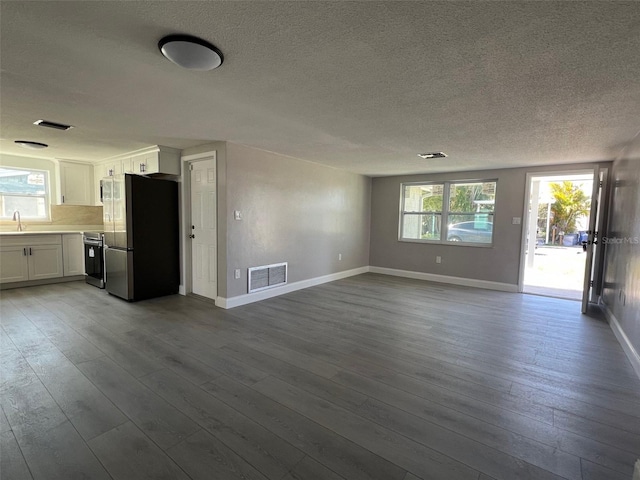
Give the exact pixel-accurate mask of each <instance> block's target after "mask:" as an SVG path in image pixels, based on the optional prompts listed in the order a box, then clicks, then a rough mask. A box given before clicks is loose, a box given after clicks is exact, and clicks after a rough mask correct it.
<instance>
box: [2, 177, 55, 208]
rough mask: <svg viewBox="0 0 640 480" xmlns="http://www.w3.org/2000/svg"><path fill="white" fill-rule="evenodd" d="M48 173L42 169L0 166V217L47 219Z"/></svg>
mask: <svg viewBox="0 0 640 480" xmlns="http://www.w3.org/2000/svg"><path fill="white" fill-rule="evenodd" d="M48 199H49V175H48V172H46V171H43V170H23V169H19V168H13V167H1V168H0V219H1V220H12V219H13V214H14V212H16V211H18V212H20V218H21V219H22V220H49V201H48Z"/></svg>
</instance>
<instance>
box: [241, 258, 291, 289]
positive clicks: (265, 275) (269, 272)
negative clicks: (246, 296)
mask: <svg viewBox="0 0 640 480" xmlns="http://www.w3.org/2000/svg"><path fill="white" fill-rule="evenodd" d="M286 283H287V262H284V263H274V264H273V265H263V266H262V267H251V268H250V269H249V293H253V292H259V291H260V290H265V289H267V288H273V287H278V286H280V285H285V284H286Z"/></svg>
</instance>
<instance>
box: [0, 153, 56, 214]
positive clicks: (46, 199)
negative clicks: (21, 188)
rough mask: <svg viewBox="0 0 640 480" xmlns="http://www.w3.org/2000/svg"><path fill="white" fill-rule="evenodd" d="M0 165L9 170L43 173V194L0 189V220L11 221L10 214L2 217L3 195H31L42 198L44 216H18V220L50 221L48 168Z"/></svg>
mask: <svg viewBox="0 0 640 480" xmlns="http://www.w3.org/2000/svg"><path fill="white" fill-rule="evenodd" d="M0 167H2V168H6V169H10V170H21V171H23V172H30V173H38V174H40V173H41V174H43V175H44V194H42V195H29V194H20V193H10V192H3V191H1V190H0V222H2V223H13V219H12V216H8V217H2V216H1V215H2V211H3V210H4V207H3V204H4V198H5V197H31V198H42V199H44V211H45V216H44V217H25V216H22V214H21V216H20V220H21V221H22V222H25V221H28V222H29V223H50V222H51V201H50V199H51V179H50V172H49V171H48V170H41V169H39V168H24V167H14V166H12V165H1V166H0Z"/></svg>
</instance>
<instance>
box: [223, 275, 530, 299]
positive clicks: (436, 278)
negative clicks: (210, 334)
mask: <svg viewBox="0 0 640 480" xmlns="http://www.w3.org/2000/svg"><path fill="white" fill-rule="evenodd" d="M368 272H371V273H380V274H382V275H392V276H395V277H405V278H415V279H417V280H427V281H429V282H437V283H448V284H452V285H461V286H464V287H475V288H484V289H487V290H499V291H501V292H512V293H517V292H518V286H517V285H514V284H510V283H500V282H489V281H487V280H476V279H473V278H462V277H451V276H448V275H436V274H433V273H423V272H412V271H409V270H397V269H395V268H384V267H371V266H365V267H359V268H354V269H352V270H345V271H343V272H337V273H332V274H330V275H324V276H322V277H315V278H310V279H308V280H301V281H299V282H293V283H289V284H287V285H284V286H282V287H276V288H273V289H270V290H264V291H262V292H255V293H247V294H244V295H238V296H237V297H231V298H225V297H217V298H216V306H218V307H220V308H224V309H229V308H235V307H240V306H242V305H247V304H249V303H253V302H259V301H261V300H266V299H268V298H273V297H277V296H279V295H284V294H286V293H290V292H295V291H296V290H302V289H303V288H309V287H313V286H315V285H321V284H323V283H327V282H333V281H335V280H340V279H342V278H347V277H353V276H354V275H361V274H363V273H368Z"/></svg>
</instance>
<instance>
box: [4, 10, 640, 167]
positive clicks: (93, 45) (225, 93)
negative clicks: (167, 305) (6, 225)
mask: <svg viewBox="0 0 640 480" xmlns="http://www.w3.org/2000/svg"><path fill="white" fill-rule="evenodd" d="M0 5H1V9H2V12H1V17H0V18H1V29H0V34H1V44H0V47H1V52H0V53H1V56H0V68H1V77H0V101H1V103H0V107H1V118H0V122H1V123H0V137H1V140H0V148H1V149H2V151H3V152H6V153H14V154H19V155H29V153H30V151H26V150H24V149H22V148H20V147H17V146H14V144H13V140H16V139H27V140H35V141H41V142H45V143H49V144H50V145H51V147H50V148H49V149H47V150H45V151H42V152H38V155H39V156H45V157H51V158H53V157H55V158H66V159H80V160H89V161H97V160H99V159H102V158H106V157H109V156H112V155H117V154H120V153H125V152H128V151H131V150H135V149H138V148H142V147H145V146H148V145H154V144H160V145H166V146H171V147H177V148H185V147H188V146H195V145H199V144H202V143H206V142H209V141H214V140H227V141H231V142H235V143H241V144H246V145H250V146H254V147H258V148H261V149H265V150H270V151H274V152H278V153H281V154H285V155H289V156H293V157H298V158H301V159H305V160H309V161H313V162H318V163H323V164H326V165H330V166H334V167H337V168H343V169H346V170H350V171H354V172H359V173H364V174H368V175H389V174H404V173H418V172H436V171H456V170H471V169H478V168H498V167H510V166H511V167H515V166H521V165H542V164H554V163H555V164H557V163H567V162H568V163H570V162H582V161H597V160H608V159H613V158H615V156H616V155H617V154H618V153H619V151H620V150H621V148H622V147H623V146H624V145H625V144H626V143H627V142H628V141H629V140H630V139H631V138H632V137H633V136H634V135H635V134H636V132H637V131H638V129H640V115H639V114H640V80H639V79H640V53H639V52H640V3H638V2H624V3H622V2H613V1H602V2H584V3H583V2H562V1H553V2H545V1H535V2H521V1H510V2H503V1H499V2H455V1H446V2H396V1H389V2H369V1H364V2H335V1H332V2H315V1H310V2H279V1H275V2H272V1H263V2H259V1H252V2H236V1H232V2H183V1H173V2H150V1H144V2H136V1H126V2H124V1H109V2H101V1H80V2H72V1H63V2H57V1H45V2H26V1H20V2H10V1H9V2H8V1H2V2H1V4H0ZM169 33H188V34H192V35H196V36H200V37H202V38H205V39H207V40H209V41H211V42H212V43H214V44H215V45H216V46H218V47H219V48H220V49H221V50H222V51H223V52H224V55H225V63H224V64H223V65H222V67H221V68H219V69H218V70H214V71H212V72H205V73H203V72H192V71H187V70H182V69H180V68H178V67H176V66H175V65H174V64H172V63H170V62H169V61H167V60H165V59H164V58H163V57H162V56H161V55H160V53H159V52H158V49H157V47H156V44H157V42H158V40H159V39H160V38H161V37H162V36H164V35H166V34H169ZM39 118H44V119H47V120H52V121H58V122H66V123H70V124H72V125H75V126H76V128H74V129H73V130H71V131H69V132H58V131H51V130H45V129H42V128H38V127H35V126H34V125H32V123H33V122H34V121H35V120H37V119H39ZM440 150H442V151H445V152H446V153H447V154H448V155H449V157H448V158H445V159H440V160H431V161H424V160H421V159H419V158H418V157H417V156H416V154H417V153H419V152H425V151H440Z"/></svg>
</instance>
